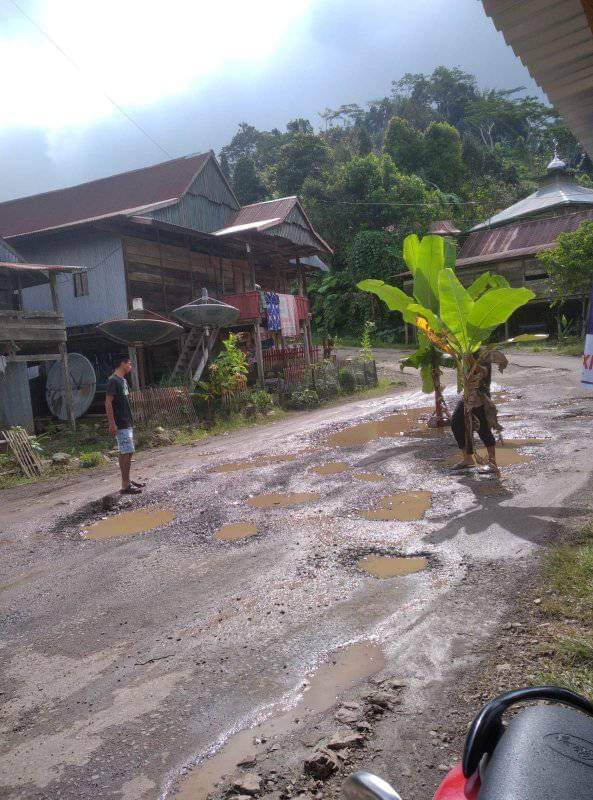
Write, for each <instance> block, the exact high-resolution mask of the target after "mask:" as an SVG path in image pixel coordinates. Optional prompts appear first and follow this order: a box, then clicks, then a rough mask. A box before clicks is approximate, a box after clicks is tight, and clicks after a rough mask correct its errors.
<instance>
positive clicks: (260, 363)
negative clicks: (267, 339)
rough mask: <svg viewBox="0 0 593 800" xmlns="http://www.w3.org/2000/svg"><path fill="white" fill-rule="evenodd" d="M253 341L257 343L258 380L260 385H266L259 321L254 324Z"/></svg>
mask: <svg viewBox="0 0 593 800" xmlns="http://www.w3.org/2000/svg"><path fill="white" fill-rule="evenodd" d="M253 341H254V343H255V360H256V363H257V380H258V383H259V384H260V386H262V387H263V386H264V356H263V353H262V349H261V339H260V337H259V322H256V323H255V324H254V326H253Z"/></svg>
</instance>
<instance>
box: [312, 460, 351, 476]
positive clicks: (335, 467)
mask: <svg viewBox="0 0 593 800" xmlns="http://www.w3.org/2000/svg"><path fill="white" fill-rule="evenodd" d="M348 468H349V464H348V463H347V462H346V461H330V462H329V463H327V464H320V465H319V466H318V467H312V468H311V472H315V473H316V474H317V475H338V474H339V473H340V472H346V471H347V469H348Z"/></svg>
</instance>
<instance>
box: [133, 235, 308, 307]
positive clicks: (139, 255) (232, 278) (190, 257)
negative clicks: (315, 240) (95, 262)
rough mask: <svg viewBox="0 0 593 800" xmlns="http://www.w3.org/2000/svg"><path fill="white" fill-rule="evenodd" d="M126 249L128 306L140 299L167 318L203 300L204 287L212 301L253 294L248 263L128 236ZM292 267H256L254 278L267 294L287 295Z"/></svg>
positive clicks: (280, 265) (281, 265)
mask: <svg viewBox="0 0 593 800" xmlns="http://www.w3.org/2000/svg"><path fill="white" fill-rule="evenodd" d="M123 251H124V262H125V268H126V282H127V287H128V295H129V300H130V304H131V300H132V298H134V297H141V298H142V299H143V301H144V307H145V308H146V309H148V310H150V311H156V312H158V313H164V314H167V313H169V312H171V311H172V310H173V309H175V308H178V307H179V306H181V305H183V304H184V303H189V302H190V301H191V300H194V299H195V298H196V297H199V296H200V294H201V292H202V287H205V288H206V289H208V293H209V294H210V295H212V296H213V297H220V296H221V295H222V294H240V293H242V292H248V291H250V290H251V277H250V270H249V266H248V264H247V260H246V259H245V260H244V259H229V258H223V259H219V258H218V256H210V255H207V254H206V253H198V252H196V251H195V250H190V249H189V248H188V247H180V246H176V245H170V244H165V243H160V244H159V242H154V241H149V240H146V239H140V238H137V237H131V236H128V237H124V239H123ZM221 261H222V264H221ZM221 266H222V271H221ZM288 268H290V269H291V270H294V266H291V265H289V264H287V263H286V264H284V265H283V264H281V263H279V264H278V265H272V266H269V267H259V266H258V267H257V268H256V279H257V281H258V283H259V284H260V285H261V286H262V288H263V289H264V290H266V291H272V290H274V291H280V292H287V291H289V290H290V279H289V278H288V276H287V274H286V271H287V269H288Z"/></svg>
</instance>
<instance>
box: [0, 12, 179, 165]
mask: <svg viewBox="0 0 593 800" xmlns="http://www.w3.org/2000/svg"><path fill="white" fill-rule="evenodd" d="M9 2H10V3H12V5H13V6H14V7H15V8H16V9H17V11H19V12H20V13H21V14H22V15H23V17H25V19H26V20H28V21H29V23H30V24H31V25H33V27H34V28H36V29H37V30H38V31H39V33H40V34H41V35H42V36H43V37H44V38H45V39H47V41H48V42H49V43H50V44H51V45H53V47H55V48H56V50H57V51H58V52H59V53H61V55H62V56H64V58H65V59H66V61H68V62H69V63H70V64H71V65H72V66H73V67H74V69H76V70H78V72H80V73H81V75H83V76H84V77H85V78H86V77H87V75H86V73H85V71H84V69H83V68H82V67H81V66H80V64H78V63H77V62H76V61H75V60H74V59H73V58H72V56H70V55H69V54H68V53H67V52H66V51H65V50H64V49H63V48H62V47H61V46H60V45H59V44H58V43H57V42H56V40H55V39H53V38H52V37H51V36H50V35H49V33H47V31H45V30H44V29H43V28H42V27H41V25H39V23H37V22H36V21H35V20H34V19H33V18H32V17H31V16H29V14H27V12H26V11H25V10H24V8H21V6H20V5H19V4H18V3H17V2H16V0H9ZM95 88H99V91H100V92H101V94H102V95H103V97H105V98H106V99H107V100H108V101H109V102H110V103H111V105H112V106H113V107H114V108H115V109H117V111H119V113H120V114H121V115H122V116H124V117H125V118H126V119H127V120H128V122H131V123H132V125H133V126H134V127H135V128H137V130H139V131H140V133H142V134H143V135H144V136H146V138H147V139H148V140H149V141H150V142H152V144H153V145H154V146H155V147H157V148H158V149H159V150H160V151H161V153H164V154H165V155H166V156H167V158H173V156H172V155H171V153H169V151H168V150H167V149H166V148H164V147H163V146H162V145H161V144H160V143H159V142H157V140H156V139H155V138H154V137H153V136H151V135H150V133H148V131H147V130H145V129H144V128H143V127H142V125H140V123H138V122H136V120H135V119H134V118H133V117H131V116H130V114H128V112H127V111H125V110H124V109H123V108H122V107H121V106H120V104H119V103H117V102H116V101H115V100H114V99H113V97H111V96H110V95H108V94H107V92H106V91H105V90H104V89H102V88H100V87H95Z"/></svg>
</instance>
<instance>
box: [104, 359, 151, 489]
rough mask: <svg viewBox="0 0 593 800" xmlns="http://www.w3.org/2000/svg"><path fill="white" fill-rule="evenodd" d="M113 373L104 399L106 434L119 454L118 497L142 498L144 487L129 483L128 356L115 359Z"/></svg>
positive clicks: (131, 447)
mask: <svg viewBox="0 0 593 800" xmlns="http://www.w3.org/2000/svg"><path fill="white" fill-rule="evenodd" d="M113 363H114V366H115V369H114V371H113V375H111V377H110V378H109V383H108V384H107V395H106V397H105V413H106V414H107V422H108V424H109V433H110V434H111V435H112V436H115V439H116V441H117V449H118V451H119V469H120V472H121V493H122V494H141V493H142V487H143V486H144V484H143V483H138V482H137V481H132V480H130V467H131V465H132V455H133V453H134V449H135V448H134V419H133V417H132V409H131V407H130V401H129V394H130V387H129V386H128V382H127V380H126V375H129V374H130V372H131V371H132V362H131V360H130V357H129V356H128V355H120V356H117V357H116V358H115V360H114V362H113Z"/></svg>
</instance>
